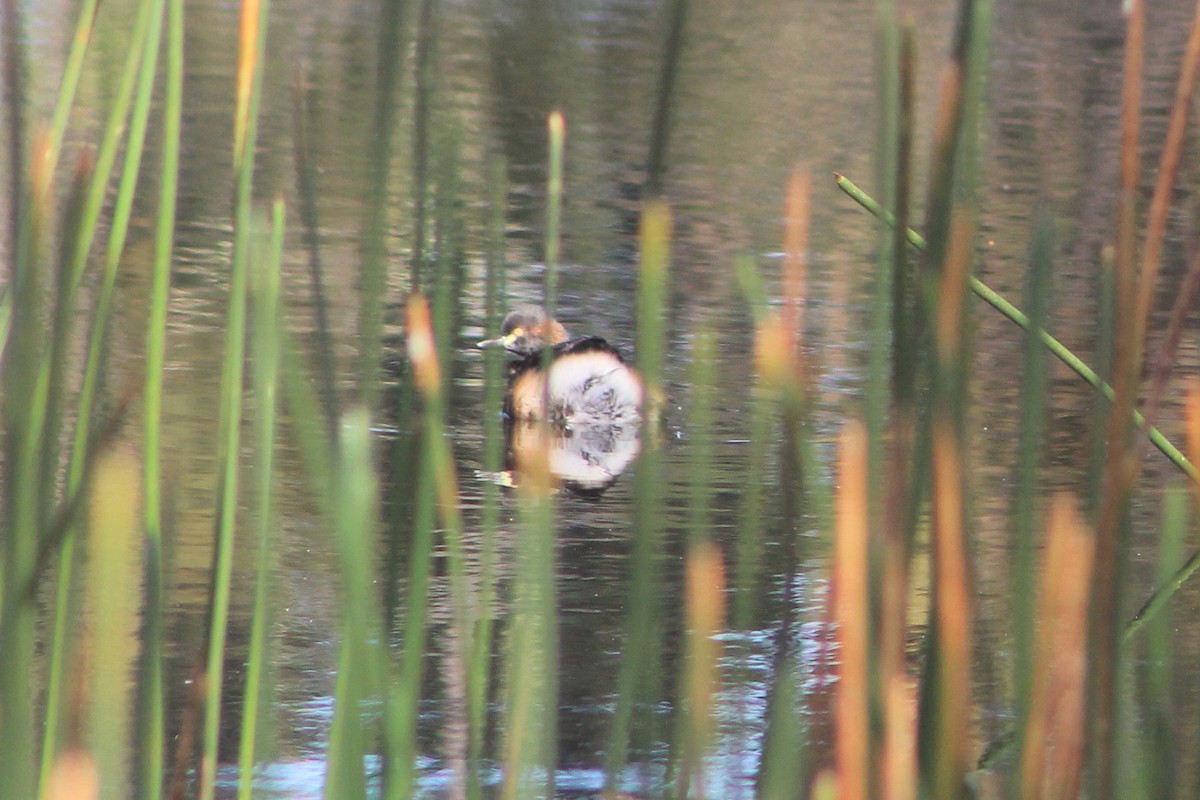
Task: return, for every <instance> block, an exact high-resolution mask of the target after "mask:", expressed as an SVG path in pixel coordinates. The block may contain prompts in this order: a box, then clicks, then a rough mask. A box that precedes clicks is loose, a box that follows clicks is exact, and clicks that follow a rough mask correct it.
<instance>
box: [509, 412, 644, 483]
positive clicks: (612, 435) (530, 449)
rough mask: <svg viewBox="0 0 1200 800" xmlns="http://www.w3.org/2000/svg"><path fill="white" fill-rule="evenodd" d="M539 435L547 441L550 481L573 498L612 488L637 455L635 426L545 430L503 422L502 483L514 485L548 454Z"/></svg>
mask: <svg viewBox="0 0 1200 800" xmlns="http://www.w3.org/2000/svg"><path fill="white" fill-rule="evenodd" d="M543 431H546V433H547V435H549V437H550V442H549V445H548V446H549V456H550V474H551V476H552V477H553V478H554V480H555V481H556V482H557V483H558V485H559V486H561V487H562V488H564V489H566V490H568V491H571V492H574V493H575V494H582V495H599V494H601V493H602V492H604V490H605V489H607V488H608V487H610V486H612V485H613V483H614V482H615V481H616V480H617V478H618V477H620V475H621V473H622V472H624V471H625V470H626V469H627V468H628V467H629V465H630V464H631V463H633V460H634V459H635V458H636V457H637V454H638V452H639V451H640V450H641V445H640V443H639V439H638V425H637V424H636V423H635V424H632V425H630V424H625V425H617V424H612V423H609V424H604V423H593V424H585V425H581V426H578V427H572V428H564V427H561V426H553V427H550V428H548V429H547V428H542V427H541V426H540V425H538V424H537V423H535V422H532V421H530V420H507V421H506V423H505V426H504V444H505V448H506V451H505V464H504V466H505V472H506V474H505V475H504V476H503V482H504V483H506V484H507V483H512V484H514V485H515V484H518V483H519V482H520V477H519V476H520V474H521V472H523V471H525V470H526V465H529V464H532V463H533V462H534V461H535V459H538V458H540V457H541V454H542V453H544V452H546V447H547V444H546V442H545V441H544V439H543V433H542V432H543Z"/></svg>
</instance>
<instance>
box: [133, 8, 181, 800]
mask: <svg viewBox="0 0 1200 800" xmlns="http://www.w3.org/2000/svg"><path fill="white" fill-rule="evenodd" d="M183 25H184V20H183V0H168V3H167V72H166V83H165V89H164V101H163V132H162V137H163V138H162V142H163V144H162V148H163V149H162V177H161V184H160V186H161V188H160V197H159V205H158V222H157V229H156V231H155V243H154V273H153V277H152V278H151V288H150V316H149V320H148V322H147V333H146V385H145V390H144V400H143V414H144V418H145V420H144V437H145V440H144V443H143V467H142V470H143V472H142V486H143V489H142V496H143V500H144V508H143V511H142V513H143V525H144V526H145V531H146V611H145V621H144V637H145V643H144V647H143V650H142V674H141V678H140V681H139V684H140V690H141V697H140V704H141V708H142V709H143V711H142V713H141V717H140V720H139V723H140V724H139V728H140V729H139V734H138V742H139V746H138V751H139V758H140V759H141V770H140V774H141V781H140V784H141V791H142V797H143V800H158V798H159V797H161V796H162V791H163V778H164V769H165V759H166V752H165V750H166V744H165V741H164V739H165V731H164V716H165V714H164V708H163V706H164V698H163V666H162V656H163V652H162V643H163V607H162V606H163V575H162V554H163V542H162V529H163V513H162V496H161V493H162V477H161V469H162V467H161V463H160V458H161V437H160V434H161V425H162V381H163V368H164V363H165V357H166V335H167V308H168V302H169V299H170V291H171V255H172V252H173V250H174V243H175V210H176V204H177V199H178V184H179V151H180V138H181V127H182V118H183V42H184V39H183Z"/></svg>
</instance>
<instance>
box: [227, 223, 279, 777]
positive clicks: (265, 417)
mask: <svg viewBox="0 0 1200 800" xmlns="http://www.w3.org/2000/svg"><path fill="white" fill-rule="evenodd" d="M271 222H272V225H271V242H270V252H269V255H267V257H262V256H264V255H266V254H262V253H260V254H259V256H260V258H258V259H256V261H257V262H258V263H256V264H255V265H254V273H253V275H252V276H251V296H252V299H253V303H254V329H253V331H252V341H251V344H252V347H253V353H252V354H253V358H254V395H255V399H256V403H255V407H256V411H257V413H256V414H255V417H254V428H255V434H256V440H257V441H256V450H257V463H256V465H255V470H256V473H257V474H256V481H257V486H256V489H257V504H258V508H257V516H258V572H257V574H256V575H255V578H254V612H253V617H252V618H251V622H250V644H249V648H248V649H249V653H248V656H247V664H246V694H245V701H244V702H243V704H242V729H241V736H240V739H241V743H240V753H239V757H238V798H239V800H250V798H251V797H252V795H253V790H254V756H255V749H256V745H257V744H258V738H259V732H260V719H259V714H260V711H262V710H263V709H265V708H266V704H265V701H264V700H263V696H264V694H266V693H267V686H266V681H265V678H264V675H265V673H266V651H267V627H268V625H269V623H270V606H271V602H270V591H269V587H270V585H271V562H272V554H273V552H274V548H273V538H274V537H273V531H274V529H275V519H274V508H273V496H274V481H275V459H274V449H275V410H276V404H277V403H276V395H277V388H278V382H279V338H280V337H279V283H280V281H279V276H280V264H281V262H282V260H283V232H284V206H283V200H276V201H275V205H274V208H273V212H272V220H271ZM264 716H266V720H264V721H269V719H270V717H269V715H264Z"/></svg>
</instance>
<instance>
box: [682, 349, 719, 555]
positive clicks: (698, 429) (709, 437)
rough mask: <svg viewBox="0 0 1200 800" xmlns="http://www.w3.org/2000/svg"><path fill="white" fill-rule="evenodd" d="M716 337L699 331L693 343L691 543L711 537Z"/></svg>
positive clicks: (689, 527)
mask: <svg viewBox="0 0 1200 800" xmlns="http://www.w3.org/2000/svg"><path fill="white" fill-rule="evenodd" d="M716 361H717V337H716V334H715V333H714V332H713V330H712V329H711V328H708V327H702V328H700V329H699V330H697V331H696V333H695V337H694V339H693V341H692V365H691V366H692V369H691V384H692V401H691V404H690V412H691V413H690V420H689V423H690V424H689V425H688V427H689V428H691V434H690V436H689V439H690V442H689V444H690V447H689V451H690V458H689V464H688V483H689V484H690V493H689V494H690V503H689V508H688V510H689V515H688V535H689V539H691V540H692V541H696V540H698V539H707V538H708V537H709V535H710V533H711V530H710V527H711V525H710V519H709V514H710V510H709V497H710V495H711V494H712V485H713V482H712V468H713V437H714V436H715V435H716V431H715V430H714V418H713V393H714V392H715V391H716Z"/></svg>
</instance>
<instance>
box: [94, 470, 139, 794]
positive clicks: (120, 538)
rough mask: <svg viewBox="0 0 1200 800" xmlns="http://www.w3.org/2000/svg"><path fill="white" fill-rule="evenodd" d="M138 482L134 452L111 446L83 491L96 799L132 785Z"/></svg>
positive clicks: (123, 792)
mask: <svg viewBox="0 0 1200 800" xmlns="http://www.w3.org/2000/svg"><path fill="white" fill-rule="evenodd" d="M140 482H141V476H140V474H139V465H138V463H137V458H136V457H135V456H134V454H133V452H132V451H130V450H125V449H117V450H114V451H112V452H110V453H106V454H105V455H104V456H103V457H102V458H101V460H100V461H99V463H98V464H97V467H96V474H95V483H94V485H93V487H92V488H93V491H92V492H91V493H90V494H89V497H88V505H89V514H88V523H89V534H90V535H89V537H88V558H87V575H86V587H87V600H86V607H87V608H88V611H89V616H90V618H91V631H90V632H91V635H90V637H89V641H90V653H89V656H88V659H87V662H88V671H89V673H90V676H89V677H90V679H89V681H88V721H87V738H86V741H87V742H88V748H89V749H90V750H91V751H92V752H93V753H94V754H95V757H96V763H97V766H98V767H99V772H100V785H99V793H98V795H97V796H99V797H128V796H129V793H130V788H131V787H130V786H129V769H130V767H131V766H132V758H131V756H132V753H131V752H130V749H131V745H132V738H131V735H130V734H131V733H132V731H131V723H132V719H131V717H132V714H133V705H134V703H133V699H134V698H133V693H134V686H133V675H134V670H135V666H136V664H137V657H138V656H137V652H138V634H137V630H138V605H139V600H140V598H139V591H138V589H139V586H138V584H139V581H140V578H141V570H142V565H141V547H140V545H139V539H140V534H141V530H140V521H139V519H138V515H139V512H140V511H141V508H140V506H141V500H140V499H139V497H138V488H139V484H140Z"/></svg>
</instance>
